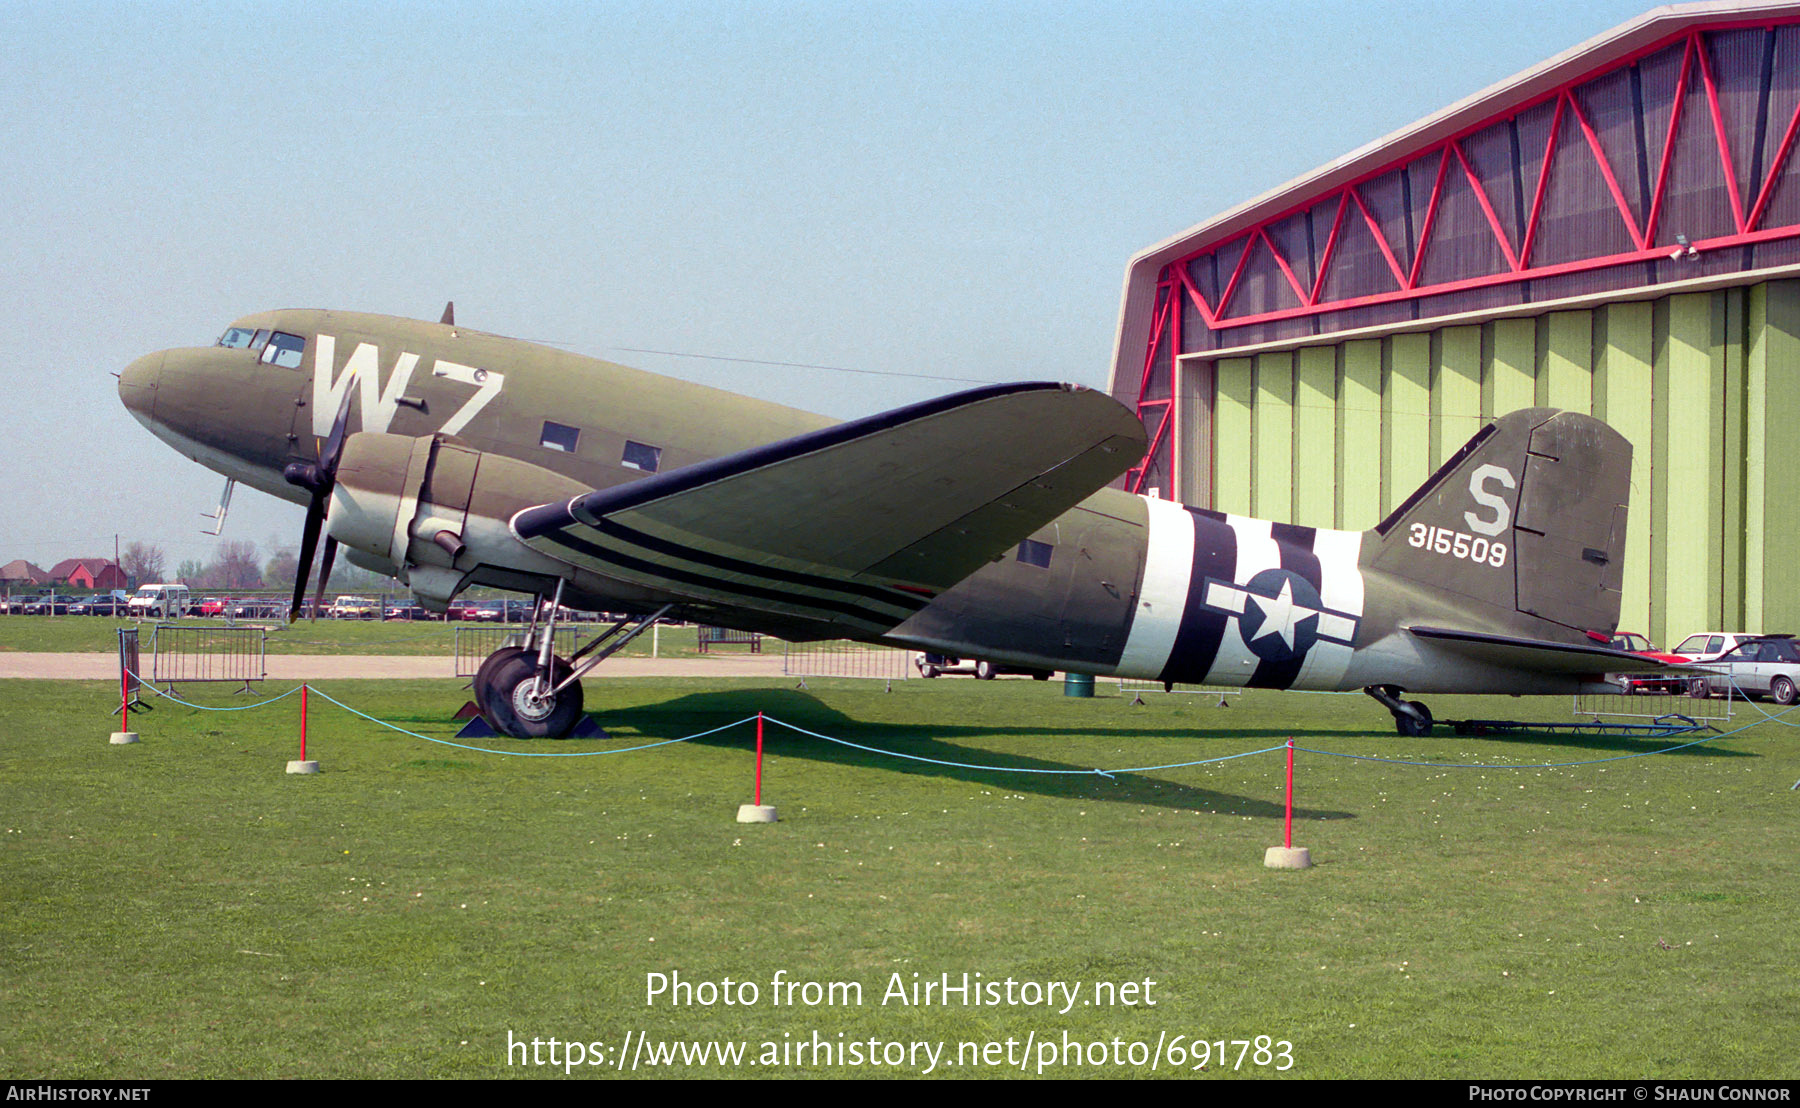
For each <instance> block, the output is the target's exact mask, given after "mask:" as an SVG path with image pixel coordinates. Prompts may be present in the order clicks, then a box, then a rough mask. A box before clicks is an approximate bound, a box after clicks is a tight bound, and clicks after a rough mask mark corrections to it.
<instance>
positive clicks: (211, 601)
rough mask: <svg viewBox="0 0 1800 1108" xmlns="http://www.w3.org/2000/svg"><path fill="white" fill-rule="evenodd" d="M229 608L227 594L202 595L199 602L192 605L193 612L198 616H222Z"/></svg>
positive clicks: (229, 602)
mask: <svg viewBox="0 0 1800 1108" xmlns="http://www.w3.org/2000/svg"><path fill="white" fill-rule="evenodd" d="M230 610H231V598H230V597H229V596H203V597H201V598H200V603H198V604H196V605H194V614H195V615H200V616H222V615H224V614H225V613H226V612H228V611H230Z"/></svg>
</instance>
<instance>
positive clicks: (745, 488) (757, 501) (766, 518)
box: [512, 383, 1145, 633]
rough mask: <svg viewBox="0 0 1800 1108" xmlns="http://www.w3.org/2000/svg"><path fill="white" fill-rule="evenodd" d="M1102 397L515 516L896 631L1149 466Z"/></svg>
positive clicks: (729, 460)
mask: <svg viewBox="0 0 1800 1108" xmlns="http://www.w3.org/2000/svg"><path fill="white" fill-rule="evenodd" d="M1144 447H1145V436H1144V431H1143V425H1142V424H1141V423H1140V422H1139V421H1138V419H1137V417H1136V416H1134V415H1133V414H1132V413H1131V412H1130V411H1129V410H1128V409H1127V408H1125V407H1124V406H1123V405H1121V404H1119V403H1118V402H1116V401H1114V400H1113V399H1112V398H1111V397H1109V396H1107V395H1106V394H1105V393H1102V392H1095V391H1093V390H1090V389H1086V388H1082V387H1080V386H1075V385H1059V384H1051V383H1023V384H1006V385H993V386H987V387H983V388H979V389H973V390H970V391H967V392H962V393H956V394H953V395H951V396H946V397H940V398H938V399H936V400H930V401H926V402H924V403H921V404H914V405H911V406H909V407H905V408H898V409H895V410H894V411H891V412H884V413H882V414H880V415H876V416H871V417H869V418H867V419H860V420H855V421H853V422H850V423H843V424H839V425H837V426H835V427H828V428H825V429H823V430H820V431H815V432H811V433H809V434H805V435H799V436H796V437H794V438H791V439H785V440H782V441H780V442H775V443H770V444H768V445H766V446H759V447H755V448H753V449H750V450H746V451H743V452H741V453H738V454H732V455H728V456H726V457H722V458H715V459H712V460H710V461H706V462H701V463H699V464H697V465H692V466H688V467H685V468H683V469H678V470H673V471H671V472H668V473H663V474H658V475H656V476H654V477H649V478H646V479H644V480H641V481H635V482H632V483H631V484H628V485H623V486H619V487H615V488H610V489H602V490H598V491H595V492H590V493H587V494H585V495H582V496H578V497H575V498H574V499H572V500H570V501H568V502H567V503H557V504H544V505H540V506H538V507H535V508H530V509H527V510H525V511H523V512H520V513H519V514H518V515H516V516H514V517H513V521H512V529H513V533H514V534H515V535H517V536H518V538H519V539H520V540H521V541H523V542H525V543H526V544H527V545H529V546H531V547H532V548H534V549H536V550H538V551H541V552H543V553H545V554H548V555H550V556H552V557H555V558H558V559H560V560H562V561H565V562H568V563H570V564H572V565H579V566H583V567H585V568H588V569H591V570H594V571H595V572H599V573H603V574H606V575H607V576H610V577H615V578H620V579H624V580H627V581H631V582H633V583H636V584H639V585H644V586H647V587H651V588H654V589H657V590H659V591H662V592H666V593H670V594H673V595H676V596H681V597H686V598H689V599H691V600H693V601H696V602H700V603H706V604H713V605H719V606H723V607H729V608H735V609H750V610H752V611H758V612H765V613H770V614H773V615H779V616H782V617H787V618H790V619H791V618H799V619H803V620H807V621H811V622H827V623H835V624H842V625H845V626H846V629H847V630H848V629H851V628H854V629H856V630H858V631H863V632H872V633H881V632H885V631H888V630H891V629H892V628H893V627H895V626H897V625H898V624H900V623H901V622H903V621H904V620H905V619H906V618H907V617H909V616H910V615H912V613H914V612H916V611H918V610H919V609H920V608H922V607H924V606H925V604H927V603H929V601H930V599H931V598H932V597H933V596H935V595H936V594H937V593H939V592H941V591H942V590H944V589H947V588H949V587H950V586H952V585H954V584H956V583H957V582H958V581H961V580H962V579H963V578H964V577H967V576H968V575H969V574H971V573H973V572H974V571H975V570H977V569H979V568H980V567H981V566H982V565H984V564H986V563H987V562H989V561H992V560H994V559H997V558H999V557H1002V556H1003V555H1005V554H1006V553H1007V552H1008V551H1009V550H1010V549H1011V548H1012V547H1014V546H1015V545H1017V544H1018V543H1019V542H1020V540H1022V539H1024V538H1026V537H1027V536H1029V535H1030V534H1031V533H1032V532H1034V531H1036V530H1037V529H1038V528H1040V527H1042V526H1043V525H1044V524H1046V523H1048V522H1050V521H1051V520H1053V519H1055V518H1056V517H1057V516H1059V515H1061V514H1062V513H1063V512H1065V511H1067V510H1068V509H1069V508H1071V507H1073V506H1074V505H1075V504H1077V503H1079V502H1080V501H1081V500H1083V499H1085V498H1086V497H1087V496H1089V495H1090V494H1092V493H1093V492H1094V491H1095V490H1097V489H1099V488H1101V487H1102V486H1104V485H1105V484H1106V483H1107V482H1109V481H1111V480H1112V479H1113V478H1115V477H1117V476H1118V475H1119V474H1120V473H1122V472H1124V471H1125V469H1126V468H1127V467H1128V466H1130V465H1131V464H1132V463H1134V462H1135V461H1137V459H1138V458H1140V457H1142V455H1143V452H1144Z"/></svg>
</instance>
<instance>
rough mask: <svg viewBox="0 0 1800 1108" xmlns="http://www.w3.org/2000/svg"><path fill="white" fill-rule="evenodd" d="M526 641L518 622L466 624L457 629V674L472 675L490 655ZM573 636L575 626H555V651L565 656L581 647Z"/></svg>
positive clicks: (462, 675)
mask: <svg viewBox="0 0 1800 1108" xmlns="http://www.w3.org/2000/svg"><path fill="white" fill-rule="evenodd" d="M524 642H525V628H524V626H523V625H520V624H505V623H485V624H482V625H480V626H470V625H468V624H462V625H459V626H458V627H457V628H456V642H455V647H454V651H453V652H454V654H455V659H456V676H458V677H473V676H475V671H476V670H478V669H480V668H481V663H483V662H485V661H487V657H488V655H489V654H492V653H493V652H494V651H496V650H499V649H500V648H501V647H503V646H520V645H522V644H523V643H524ZM580 645H581V643H580V641H579V640H578V639H577V638H576V633H575V628H573V627H568V626H565V625H562V624H558V625H557V628H556V647H555V649H556V654H557V656H558V657H561V658H567V657H568V656H569V655H570V654H573V653H574V652H575V648H576V647H578V646H580Z"/></svg>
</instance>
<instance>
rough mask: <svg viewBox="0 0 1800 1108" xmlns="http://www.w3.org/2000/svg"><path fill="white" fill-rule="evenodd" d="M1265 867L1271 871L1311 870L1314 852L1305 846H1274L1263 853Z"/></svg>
mask: <svg viewBox="0 0 1800 1108" xmlns="http://www.w3.org/2000/svg"><path fill="white" fill-rule="evenodd" d="M1263 865H1265V866H1267V867H1269V868H1270V869H1311V868H1312V851H1310V850H1308V849H1306V848H1305V847H1303V846H1293V847H1288V846H1272V847H1270V848H1269V849H1268V850H1266V851H1264V852H1263Z"/></svg>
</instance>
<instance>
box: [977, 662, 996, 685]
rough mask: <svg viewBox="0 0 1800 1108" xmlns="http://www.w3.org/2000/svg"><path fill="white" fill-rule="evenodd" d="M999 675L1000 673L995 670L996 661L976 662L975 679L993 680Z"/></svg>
mask: <svg viewBox="0 0 1800 1108" xmlns="http://www.w3.org/2000/svg"><path fill="white" fill-rule="evenodd" d="M998 676H1000V675H999V674H998V673H996V672H995V671H994V663H992V662H988V661H981V662H976V663H975V680H977V681H992V680H993V679H994V678H996V677H998Z"/></svg>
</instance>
